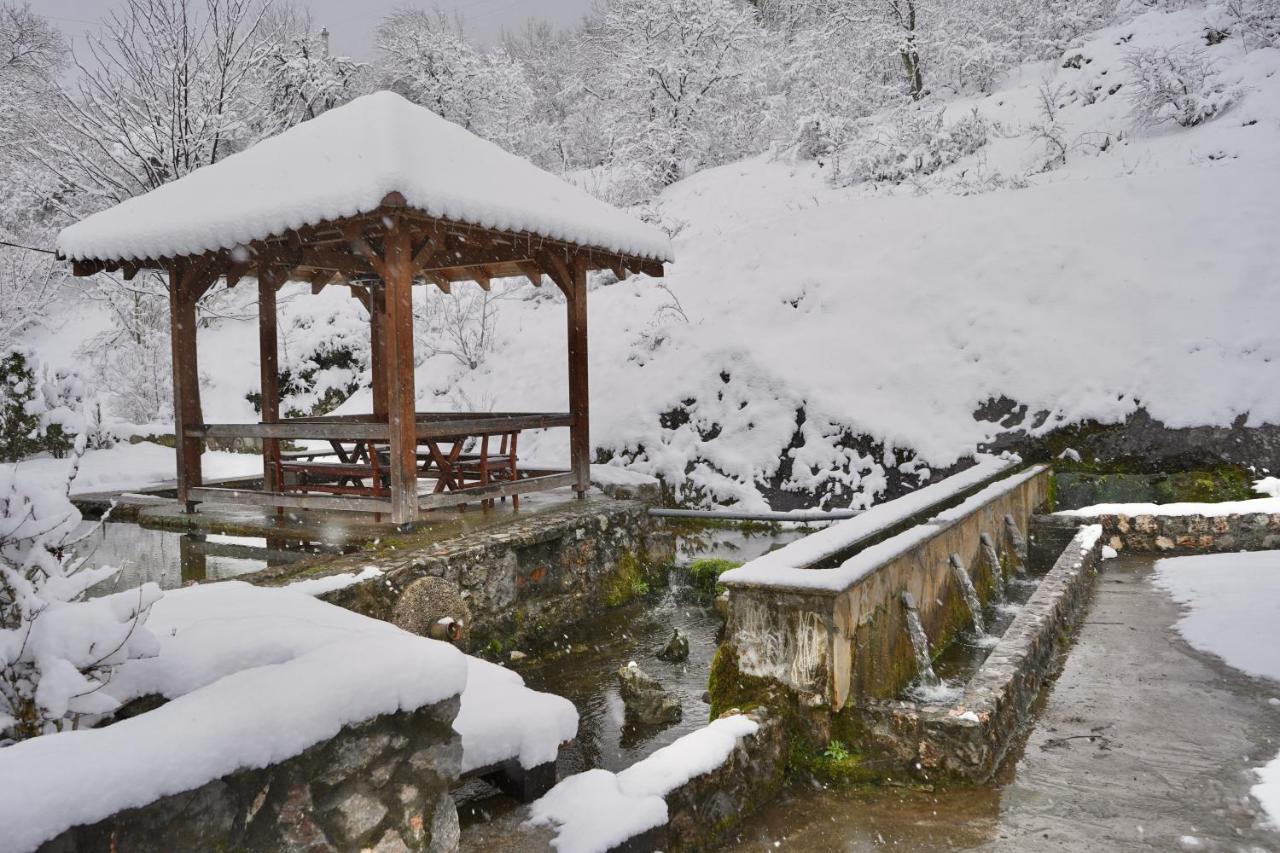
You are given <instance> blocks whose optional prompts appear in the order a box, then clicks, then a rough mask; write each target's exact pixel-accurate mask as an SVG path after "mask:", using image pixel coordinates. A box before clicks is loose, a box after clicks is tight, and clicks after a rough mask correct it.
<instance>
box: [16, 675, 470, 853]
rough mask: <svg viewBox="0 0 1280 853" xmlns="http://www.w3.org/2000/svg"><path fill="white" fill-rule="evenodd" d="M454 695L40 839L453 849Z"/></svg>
mask: <svg viewBox="0 0 1280 853" xmlns="http://www.w3.org/2000/svg"><path fill="white" fill-rule="evenodd" d="M458 703H459V700H458V699H457V698H456V697H454V698H452V699H449V700H447V701H445V702H441V703H438V704H436V705H430V706H427V707H425V708H421V709H419V710H417V711H413V712H405V713H398V714H389V715H386V716H382V717H377V718H375V719H373V720H369V721H367V722H365V723H361V724H359V725H355V726H349V727H347V728H344V729H343V730H342V731H340V732H339V733H338V734H337V735H336V736H335V737H333V738H332V739H330V740H327V741H324V742H321V743H319V744H316V745H315V746H312V747H311V748H309V749H307V750H306V751H305V752H303V753H301V754H300V755H296V756H294V757H293V758H290V759H287V760H285V761H282V762H280V763H278V764H273V765H270V766H268V767H265V768H260V769H248V770H241V771H238V772H236V773H233V774H231V775H229V776H224V777H222V778H221V779H215V780H214V781H212V782H209V783H208V784H206V785H203V786H201V787H199V788H196V789H195V790H192V791H188V792H186V793H182V794H175V795H172V796H168V797H164V798H162V799H160V800H157V801H155V802H153V803H151V804H149V805H145V806H142V807H140V808H135V809H129V810H127V811H123V812H120V813H118V814H116V815H114V816H112V817H110V818H108V819H106V820H103V821H100V822H99V823H95V824H92V825H90V826H81V827H76V828H74V829H70V830H68V831H67V832H64V833H63V834H62V835H60V836H58V837H57V838H55V839H53V840H52V841H50V842H48V843H47V844H45V845H44V846H43V847H41V848H40V849H41V851H44V853H72V851H74V852H75V853H84V851H104V853H106V851H117V850H122V851H132V850H261V851H308V853H322V851H329V850H334V851H336V850H359V849H366V848H372V849H374V850H377V851H382V853H393V851H412V850H424V851H426V850H429V851H432V853H448V851H453V850H457V849H458V813H457V810H456V809H455V807H454V804H453V800H452V798H451V797H450V796H449V788H450V786H451V785H452V784H453V783H454V781H456V780H457V778H458V771H459V766H460V764H461V761H462V742H461V739H460V737H459V736H458V734H457V733H456V732H455V731H454V730H453V718H454V717H455V716H456V715H457V712H458Z"/></svg>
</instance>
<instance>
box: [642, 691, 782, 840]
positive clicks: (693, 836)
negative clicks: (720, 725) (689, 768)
mask: <svg viewBox="0 0 1280 853" xmlns="http://www.w3.org/2000/svg"><path fill="white" fill-rule="evenodd" d="M748 716H750V717H752V718H753V719H755V720H756V721H758V722H759V723H760V728H759V729H757V730H756V733H755V734H753V735H747V736H746V737H742V738H738V745H737V746H736V747H735V748H734V750H733V752H732V753H731V754H730V755H729V759H728V761H726V762H725V763H724V764H722V765H720V766H719V767H717V768H716V769H715V770H712V771H711V772H709V773H704V774H702V775H701V776H695V777H694V778H693V779H690V780H689V781H688V782H686V783H685V784H684V785H681V786H680V787H678V788H676V789H675V790H674V791H672V792H671V793H669V794H667V796H666V800H667V813H668V815H669V817H668V819H667V825H666V826H665V827H662V831H661V832H660V833H659V837H657V838H654V839H652V840H653V841H654V842H656V843H655V844H654V845H653V847H652V849H654V850H671V851H681V850H707V849H710V848H712V847H714V846H715V845H716V843H717V842H719V841H723V840H724V838H725V837H726V836H727V835H728V833H729V831H730V830H732V829H733V828H734V827H736V826H738V825H739V824H740V823H741V822H742V821H743V820H744V819H745V818H746V817H748V816H749V815H750V814H751V813H753V812H754V811H756V810H757V809H758V808H760V806H761V805H763V804H764V803H765V802H766V801H767V800H768V799H769V798H770V797H771V796H773V795H774V794H775V793H777V791H778V790H779V788H781V786H782V781H783V773H784V771H785V770H786V756H785V731H784V728H783V725H782V721H781V720H780V719H778V718H777V717H776V716H770V715H769V713H768V712H767V711H766V710H765V709H763V708H761V709H757V710H756V711H753V712H751V713H749V714H748Z"/></svg>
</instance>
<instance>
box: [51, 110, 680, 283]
mask: <svg viewBox="0 0 1280 853" xmlns="http://www.w3.org/2000/svg"><path fill="white" fill-rule="evenodd" d="M392 192H398V193H400V194H401V195H402V196H403V197H404V198H405V200H406V202H407V206H408V207H410V208H413V209H416V210H419V211H421V212H422V213H424V214H425V215H427V216H430V217H432V218H435V219H440V220H445V221H449V222H455V223H458V224H462V225H470V226H474V227H479V228H486V229H490V230H494V231H503V232H508V233H513V234H523V233H528V234H532V235H534V236H537V237H543V238H547V239H552V240H560V241H563V242H567V243H572V244H574V245H577V246H581V247H582V248H585V249H597V250H599V251H603V252H610V253H615V254H620V255H624V256H631V257H637V258H642V259H647V260H653V261H659V262H664V263H665V262H669V261H671V260H673V258H674V253H673V251H672V247H671V240H670V238H669V237H668V236H667V235H666V234H665V233H664V232H663V231H661V230H660V229H658V228H656V227H655V226H652V225H649V224H647V223H644V222H641V221H640V220H638V219H636V218H635V217H633V216H631V215H630V214H628V213H626V212H624V211H622V210H620V209H619V208H617V207H614V206H613V205H610V204H607V203H606V202H604V201H601V200H600V199H597V198H595V197H594V196H591V195H590V194H588V193H587V192H586V191H584V190H582V189H581V188H579V187H576V186H573V185H572V184H569V183H568V182H566V181H564V180H562V179H560V178H558V177H556V176H555V175H552V174H550V173H549V172H546V171H544V170H542V169H540V168H538V167H537V166H534V165H533V164H532V163H530V162H528V161H527V160H524V159H523V158H521V157H518V156H517V155H515V154H512V153H510V152H508V151H505V150H503V149H502V148H500V147H498V146H497V145H495V144H493V143H491V142H489V141H487V140H485V139H482V138H480V137H478V136H476V135H474V134H472V133H471V132H470V131H467V130H465V129H464V128H462V127H460V126H458V125H456V124H453V123H451V122H448V121H446V120H445V119H443V118H441V117H440V116H438V115H436V114H435V113H433V112H431V111H430V110H428V109H427V108H425V107H421V106H417V105H415V104H412V103H410V102H409V101H407V100H406V99H404V98H403V97H401V96H400V95H397V94H395V93H393V92H387V91H382V92H375V93H373V94H370V95H365V96H363V97H360V98H356V99H355V100H353V101H351V102H349V103H347V104H344V105H343V106H340V107H336V108H334V109H332V110H329V111H328V112H326V113H323V114H322V115H320V116H318V117H317V118H314V119H310V120H308V121H305V122H302V123H301V124H298V125H296V126H294V127H292V128H290V129H288V130H286V131H284V132H283V133H280V134H277V135H276V136H273V137H269V138H267V139H264V140H261V141H260V142H258V143H256V144H255V145H253V146H250V147H249V148H247V149H245V150H244V151H241V152H237V153H236V154H232V155H231V156H229V157H227V158H225V159H223V160H220V161H218V162H217V163H214V164H212V165H209V166H204V167H202V168H200V169H197V170H195V171H194V172H191V173H189V174H187V175H184V176H183V177H181V178H179V179H177V180H175V181H172V182H170V183H168V184H165V185H163V186H161V187H158V188H156V189H153V190H151V191H149V192H147V193H144V194H143V195H140V196H135V197H134V198H131V199H128V200H126V201H123V202H121V203H119V204H117V205H115V206H114V207H111V208H108V209H107V210H104V211H100V212H98V213H95V214H93V215H91V216H88V217H86V218H85V219H83V220H81V221H80V222H77V223H75V224H74V225H70V226H68V227H67V228H64V229H63V230H62V231H61V232H60V233H59V234H58V237H57V242H56V246H57V250H58V253H59V255H60V256H61V257H64V258H67V259H70V260H136V259H144V258H152V259H155V258H166V257H183V256H188V255H197V254H201V253H203V252H208V251H219V250H225V249H233V248H235V247H236V246H238V245H243V244H245V243H249V242H252V241H254V240H261V239H265V238H267V237H271V236H276V235H279V234H281V233H284V232H286V231H289V230H292V229H296V228H300V227H304V226H307V225H316V224H319V223H321V222H326V221H332V220H335V219H341V218H345V217H350V216H356V215H360V214H366V213H370V212H373V211H374V210H376V209H378V207H379V206H381V205H382V203H383V200H384V199H385V198H386V196H387V195H388V194H390V193H392Z"/></svg>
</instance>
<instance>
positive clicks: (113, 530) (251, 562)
mask: <svg viewBox="0 0 1280 853" xmlns="http://www.w3.org/2000/svg"><path fill="white" fill-rule="evenodd" d="M86 529H88V528H87V527H86ZM341 550H342V549H338V548H336V547H333V546H327V545H323V544H320V543H305V542H298V541H296V540H283V539H274V538H270V539H269V538H264V537H254V536H225V535H221V534H216V533H208V534H205V533H174V532H170V531H165V530H150V529H147V528H144V527H139V526H138V525H136V524H128V523H123V522H111V523H107V524H104V525H102V526H101V527H100V528H99V529H98V530H97V531H96V532H94V533H93V534H92V535H91V536H90V537H89V538H88V539H85V540H84V541H83V542H81V543H80V544H79V545H78V546H77V553H78V554H79V555H80V556H82V557H86V558H87V559H88V560H89V562H90V563H92V564H94V565H109V566H119V567H120V568H121V570H120V573H119V574H117V575H116V576H115V577H113V578H110V579H108V580H106V581H103V582H102V583H100V584H98V585H97V586H95V587H93V588H91V589H90V590H89V595H90V596H91V597H94V596H100V595H108V594H110V593H112V592H118V591H120V590H125V589H132V588H134V587H136V586H138V585H139V584H143V583H148V582H154V583H158V584H159V585H160V586H161V588H163V589H174V588H177V587H180V586H183V585H185V584H188V583H198V582H202V581H211V580H224V579H226V578H234V577H238V576H240V575H245V574H249V573H251V572H257V571H261V570H262V569H265V568H267V567H269V566H278V565H283V564H286V563H290V562H295V561H298V560H306V559H312V558H314V557H315V556H316V555H317V554H323V553H340V552H341ZM348 550H349V549H348Z"/></svg>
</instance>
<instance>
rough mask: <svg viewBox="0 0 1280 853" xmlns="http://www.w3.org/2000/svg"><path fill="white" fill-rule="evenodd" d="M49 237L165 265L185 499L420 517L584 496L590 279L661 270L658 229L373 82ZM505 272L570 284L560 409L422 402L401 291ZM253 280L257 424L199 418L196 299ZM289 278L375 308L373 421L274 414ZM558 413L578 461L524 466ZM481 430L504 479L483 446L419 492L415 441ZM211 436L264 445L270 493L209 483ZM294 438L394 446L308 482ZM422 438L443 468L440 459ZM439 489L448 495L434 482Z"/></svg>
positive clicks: (122, 262) (333, 466)
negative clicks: (283, 448)
mask: <svg viewBox="0 0 1280 853" xmlns="http://www.w3.org/2000/svg"><path fill="white" fill-rule="evenodd" d="M58 252H59V253H60V254H61V255H62V256H63V257H64V258H69V259H70V260H71V261H72V269H73V272H74V273H75V274H76V275H81V276H85V275H93V274H94V273H98V272H103V271H107V272H114V271H117V270H119V271H120V272H121V273H122V274H123V276H124V277H125V278H126V279H129V278H132V277H133V276H135V275H137V274H138V272H139V271H140V270H144V269H151V270H158V271H163V272H166V273H167V274H168V278H169V285H168V291H169V310H170V317H171V324H170V328H171V331H172V345H173V383H174V435H175V436H176V437H177V438H178V442H177V444H178V454H177V456H178V465H177V469H178V470H177V473H178V489H177V493H178V500H179V501H180V502H182V503H183V504H184V505H185V507H186V509H187V511H188V512H195V511H196V505H197V504H199V503H200V502H221V503H247V504H252V505H257V506H270V507H275V508H276V509H277V510H283V509H284V508H286V507H294V508H302V509H321V510H328V509H338V510H351V511H358V512H372V513H373V514H374V517H375V519H377V518H379V517H381V516H382V515H389V516H390V517H391V520H392V522H394V523H395V524H401V525H403V524H411V523H413V522H414V521H415V520H417V518H418V513H419V510H420V509H424V508H430V507H444V506H453V505H455V504H458V503H466V502H467V501H469V500H479V501H481V502H482V503H483V502H484V501H489V502H492V501H493V499H494V498H495V497H506V496H511V497H512V504H513V506H514V505H515V502H516V500H517V499H518V497H519V495H520V494H521V493H522V492H529V491H539V490H549V489H555V488H560V487H562V486H572V487H573V489H574V490H575V491H576V493H577V494H578V496H579V497H581V496H583V495H584V494H585V493H586V490H587V489H588V488H589V486H590V460H591V451H592V448H591V443H590V436H589V428H590V427H589V420H590V412H589V409H590V406H589V393H588V387H587V274H588V273H589V272H591V271H592V270H602V269H608V270H612V271H613V272H614V274H615V275H617V276H618V277H619V278H623V277H625V276H626V275H628V273H632V272H639V273H645V274H648V275H651V276H661V275H662V274H663V266H662V265H663V262H665V261H668V260H671V243H670V241H669V240H668V239H667V236H666V234H664V233H663V232H662V231H660V230H659V229H657V228H654V227H652V226H650V225H646V224H645V223H643V222H640V221H638V220H636V219H634V218H633V217H631V216H629V215H627V214H626V213H624V212H622V211H621V210H618V209H617V208H615V207H612V206H610V205H608V204H606V203H604V202H602V201H600V200H599V199H596V198H593V197H592V196H590V195H588V194H587V193H585V192H583V191H582V190H580V189H578V188H577V187H574V186H571V185H570V184H567V183H565V182H564V181H562V180H560V179H559V178H556V177H555V176H553V175H550V174H548V173H547V172H544V171H542V170H541V169H538V168H537V167H535V166H533V165H532V164H531V163H528V162H527V161H525V160H522V159H520V158H519V157H516V156H515V155H513V154H509V153H507V152H506V151H503V150H502V149H501V148H498V147H497V146H496V145H493V144H491V143H489V142H486V141H485V140H483V139H480V138H479V137H478V136H475V135H474V134H472V133H470V132H468V131H466V130H464V129H463V128H461V127H459V126H457V125H455V124H451V123H450V122H447V121H445V120H444V119H442V118H440V117H439V116H437V115H436V114H435V113H433V112H431V111H430V110H427V109H424V108H422V107H419V106H415V105H413V104H411V103H409V102H408V101H406V100H405V99H404V98H402V97H400V96H399V95H395V94H392V93H391V92H378V93H376V94H373V95H366V96H365V97H363V98H357V99H356V100H354V101H352V102H351V103H349V104H347V105H346V106H342V107H338V108H337V109H333V110H330V111H329V112H327V113H325V114H324V115H322V116H320V117H319V118H315V119H312V120H311V121H308V122H304V123H303V124H300V125H298V126H297V127H294V128H291V129H290V130H287V131H285V132H284V133H281V134H279V135H278V136H275V137H272V138H270V139H267V140H265V141H263V142H259V143H258V144H257V145H255V146H253V147H252V148H250V149H248V150H247V151H243V152H241V153H239V154H235V155H232V156H230V157H228V158H227V159H225V160H222V161H220V162H218V163H215V164H213V165H212V166H206V167H204V168H203V169H197V170H196V171H195V172H192V173H191V174H189V175H187V176H185V177H183V178H179V179H178V180H176V181H174V182H173V183H171V184H166V185H165V186H163V187H160V188H158V189H155V190H152V191H151V192H149V193H147V194H146V195H142V196H138V197H137V198H134V199H130V200H129V201H126V202H123V203H122V204H118V205H116V206H115V207H113V208H111V209H110V210H105V211H103V212H101V213H98V214H95V215H94V216H90V217H89V218H88V219H85V220H84V221H83V222H80V223H78V224H76V225H72V226H71V227H70V228H67V229H65V230H64V231H63V232H62V233H61V234H59V235H58ZM513 276H524V277H527V278H528V279H529V280H530V282H532V283H533V284H534V285H541V284H542V280H543V277H544V276H546V277H549V278H550V279H551V280H552V281H553V282H555V284H556V286H557V287H558V288H559V289H560V290H561V291H562V292H563V293H564V296H565V303H566V308H567V336H566V338H567V344H568V352H567V356H568V358H567V361H568V367H569V371H568V386H569V388H568V390H569V411H568V412H560V413H546V412H543V413H538V412H534V413H506V414H505V415H503V416H501V417H497V416H493V415H492V414H491V413H484V412H480V413H475V412H472V413H467V412H462V413H440V412H421V413H420V412H417V411H416V402H417V397H416V395H415V392H414V381H413V380H414V377H413V374H414V357H413V338H414V330H413V298H412V286H413V285H414V284H415V283H420V282H429V283H432V284H434V285H435V286H437V287H439V288H440V289H441V290H442V291H445V292H446V293H448V292H451V291H450V289H451V287H452V286H453V284H454V283H455V282H462V281H473V282H475V283H476V284H478V285H479V286H480V287H482V288H484V289H485V290H488V289H489V287H490V281H491V280H492V279H494V278H506V277H513ZM247 277H253V278H256V279H257V285H258V311H259V323H258V329H259V334H258V338H259V348H260V352H259V364H260V366H261V370H262V392H261V399H262V410H261V411H262V421H261V422H260V423H257V424H208V423H206V422H205V420H204V414H203V409H202V407H201V404H200V376H199V367H198V358H197V353H196V342H197V337H198V336H197V332H196V330H197V328H198V326H199V324H198V313H197V304H198V303H199V300H200V299H201V297H202V296H203V295H204V294H205V293H207V292H209V290H210V289H211V288H213V287H214V286H215V285H216V284H217V283H218V282H220V281H225V282H226V286H227V287H235V286H236V284H237V283H238V282H239V281H241V280H242V279H244V278H247ZM287 281H306V282H309V283H310V284H311V288H312V291H313V292H316V293H318V292H319V291H320V290H322V289H323V288H325V287H327V286H329V285H331V284H338V285H345V286H347V287H349V288H350V292H351V295H352V296H353V297H355V298H356V299H359V300H360V302H361V303H362V304H363V305H364V306H365V308H366V309H368V312H369V323H370V326H369V335H370V338H369V342H370V345H369V351H370V362H371V364H370V375H371V391H372V403H373V406H372V408H373V411H372V412H371V413H370V414H369V415H368V416H360V417H357V418H356V419H354V420H352V419H348V420H347V421H345V422H333V421H328V422H318V421H316V420H315V419H312V420H310V421H308V420H307V419H293V420H294V421H295V422H293V423H286V422H283V421H287V420H289V419H282V418H281V417H280V381H279V380H280V371H279V370H278V366H279V365H278V359H279V342H278V335H277V330H276V292H277V290H278V289H279V288H280V286H281V285H283V284H284V283H285V282H287ZM321 420H323V419H321ZM554 427H568V428H569V433H570V435H569V445H570V446H569V451H570V460H571V470H569V471H560V472H543V473H542V474H539V475H537V476H534V475H533V474H532V473H531V472H528V471H523V472H521V473H520V475H519V476H517V468H516V465H517V460H516V459H515V446H516V445H515V436H518V434H519V432H520V431H521V430H525V429H549V428H554ZM442 430H443V432H442ZM477 431H479V432H477ZM481 433H483V435H484V436H486V437H487V436H488V435H490V434H494V435H499V434H501V435H506V436H508V437H509V441H510V444H509V445H508V444H507V443H506V442H507V441H508V439H502V441H503V442H504V443H503V445H502V446H503V447H510V451H509V454H510V455H509V458H508V461H507V462H506V463H505V464H506V465H507V467H508V468H509V470H510V474H509V475H508V476H506V479H505V480H503V481H501V482H498V481H497V480H493V481H491V480H490V475H489V471H488V466H489V464H490V457H489V455H486V456H485V458H484V461H483V463H482V465H481V466H480V473H479V480H480V485H474V483H472V485H471V487H470V488H468V485H467V481H466V478H465V476H464V475H465V473H466V472H461V473H460V474H459V476H457V477H455V476H453V474H452V473H447V474H446V473H445V469H444V467H440V471H439V472H438V473H439V476H438V478H437V480H436V485H437V488H436V491H435V492H432V493H429V494H424V495H419V493H418V478H419V474H420V473H422V472H421V470H420V467H419V465H418V454H417V447H418V445H419V444H420V443H421V442H423V441H427V442H428V444H429V443H430V442H431V441H432V440H434V438H433V437H439V436H442V435H448V436H453V439H452V441H453V446H454V447H456V448H461V447H462V446H463V443H464V441H465V440H466V437H468V436H473V435H478V434H481ZM211 436H213V437H217V436H222V437H234V438H252V439H257V440H260V441H261V442H262V445H263V451H264V474H263V488H262V490H260V491H254V490H244V489H230V488H218V487H207V486H205V485H204V484H203V476H202V473H201V467H200V466H201V463H200V454H201V442H202V441H203V440H205V439H207V438H209V437H211ZM299 438H303V439H307V438H319V439H324V440H329V441H343V440H345V441H347V442H348V443H349V444H350V443H351V442H355V443H356V444H355V445H354V446H357V447H365V448H366V450H368V448H370V447H373V446H374V445H375V444H377V445H378V446H381V447H386V448H387V449H388V451H387V456H386V457H385V459H384V457H383V456H382V455H381V454H380V453H374V452H373V451H371V450H368V454H367V456H362V457H361V458H362V459H365V458H367V459H368V465H367V466H364V465H362V464H358V463H353V462H351V461H350V458H349V457H345V456H343V455H342V453H337V450H336V448H335V453H337V455H338V457H339V459H340V463H333V462H325V463H323V464H321V463H315V464H313V465H312V466H311V468H312V469H314V470H310V471H309V472H307V471H304V472H303V473H302V475H301V476H300V477H299V476H294V475H295V474H297V473H298V472H297V471H295V470H294V468H293V467H291V468H290V470H289V471H288V472H286V471H285V460H284V457H283V456H281V454H280V443H281V441H284V440H294V439H299ZM484 441H487V438H485V439H484ZM338 446H341V445H338ZM482 446H487V445H483V444H482ZM353 452H354V451H353ZM482 452H485V453H486V454H487V451H482ZM503 452H507V451H503ZM432 453H433V454H434V455H433V457H432V458H435V459H437V462H436V464H437V465H438V466H439V465H440V462H439V460H440V459H443V457H442V456H440V455H439V453H438V450H437V451H432ZM455 457H456V451H455V453H454V456H453V457H450V458H451V459H452V458H455ZM289 464H290V465H291V466H292V465H293V464H294V463H292V462H290V463H289ZM445 464H446V465H448V466H449V468H450V471H452V464H451V463H450V462H448V461H447V460H446V462H445ZM322 469H323V470H322ZM311 474H315V475H316V478H321V479H315V478H312V477H311ZM335 475H336V476H337V477H338V478H339V479H337V481H336V482H335V481H334V480H333V478H334V476H335ZM442 484H443V487H444V488H446V489H451V490H452V492H453V493H451V494H447V495H442V494H440V493H439V492H440V491H441V489H440V486H441V485H442Z"/></svg>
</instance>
